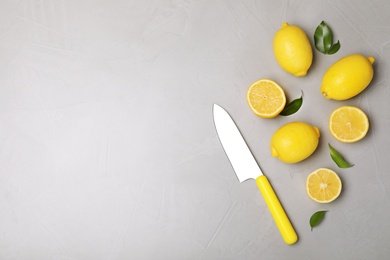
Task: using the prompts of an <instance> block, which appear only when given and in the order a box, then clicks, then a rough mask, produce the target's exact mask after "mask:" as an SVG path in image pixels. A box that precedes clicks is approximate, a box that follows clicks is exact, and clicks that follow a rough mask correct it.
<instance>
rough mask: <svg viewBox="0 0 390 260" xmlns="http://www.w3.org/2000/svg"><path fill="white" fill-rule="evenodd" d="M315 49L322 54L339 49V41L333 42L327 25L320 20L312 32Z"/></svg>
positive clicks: (331, 52) (332, 52)
mask: <svg viewBox="0 0 390 260" xmlns="http://www.w3.org/2000/svg"><path fill="white" fill-rule="evenodd" d="M314 43H315V46H316V49H317V50H318V51H319V52H322V53H323V54H335V53H336V52H337V51H338V50H339V49H340V41H338V42H337V43H336V44H333V33H332V30H331V29H330V28H329V26H328V25H327V24H326V23H325V22H324V21H322V22H321V23H320V24H319V25H318V26H317V28H316V30H315V32H314Z"/></svg>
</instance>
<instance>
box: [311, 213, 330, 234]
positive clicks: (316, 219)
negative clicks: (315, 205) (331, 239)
mask: <svg viewBox="0 0 390 260" xmlns="http://www.w3.org/2000/svg"><path fill="white" fill-rule="evenodd" d="M326 212H328V211H327V210H320V211H317V212H316V213H314V214H313V215H312V216H311V218H310V227H311V230H312V231H313V228H314V227H316V226H318V224H320V223H321V221H322V220H323V219H324V217H325V213H326Z"/></svg>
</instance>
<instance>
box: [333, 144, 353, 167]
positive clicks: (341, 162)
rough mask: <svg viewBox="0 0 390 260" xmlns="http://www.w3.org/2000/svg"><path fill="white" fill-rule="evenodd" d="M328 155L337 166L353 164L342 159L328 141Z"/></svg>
mask: <svg viewBox="0 0 390 260" xmlns="http://www.w3.org/2000/svg"><path fill="white" fill-rule="evenodd" d="M328 145H329V150H330V157H332V159H333V161H334V162H335V163H336V164H337V166H338V167H339V168H350V167H352V166H353V164H350V163H348V162H347V161H345V160H344V158H343V156H342V155H341V154H340V153H339V152H338V151H337V150H336V149H334V148H333V147H332V146H331V145H330V144H329V143H328Z"/></svg>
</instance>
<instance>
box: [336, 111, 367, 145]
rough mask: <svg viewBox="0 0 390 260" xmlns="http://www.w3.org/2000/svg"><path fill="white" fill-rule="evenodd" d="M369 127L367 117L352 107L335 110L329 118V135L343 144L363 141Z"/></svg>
mask: <svg viewBox="0 0 390 260" xmlns="http://www.w3.org/2000/svg"><path fill="white" fill-rule="evenodd" d="M369 126H370V124H369V122H368V117H367V115H366V114H365V113H364V112H363V111H362V110H361V109H360V108H357V107H354V106H341V107H339V108H336V109H335V110H334V111H333V112H332V114H331V115H330V118H329V131H330V133H331V134H332V136H333V137H334V138H336V139H337V140H339V141H340V142H344V143H353V142H357V141H359V140H361V139H363V137H365V136H366V134H367V132H368V129H369Z"/></svg>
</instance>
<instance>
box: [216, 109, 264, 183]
mask: <svg viewBox="0 0 390 260" xmlns="http://www.w3.org/2000/svg"><path fill="white" fill-rule="evenodd" d="M213 114H214V124H215V128H216V129H217V133H218V136H219V140H220V141H221V144H222V147H223V149H224V150H225V153H226V155H227V156H228V158H229V160H230V163H231V165H232V167H233V169H234V171H235V172H236V175H237V177H238V179H239V181H240V182H243V181H245V180H247V179H250V178H253V179H256V178H257V177H259V176H260V175H263V173H262V171H261V169H260V167H259V165H258V164H257V162H256V160H255V158H254V157H253V155H252V153H251V151H250V150H249V147H248V145H247V144H246V142H245V140H244V138H243V137H242V135H241V133H240V131H239V129H238V128H237V126H236V124H235V123H234V121H233V119H232V118H231V117H230V115H229V114H228V113H227V112H226V111H225V109H223V108H222V107H220V106H218V105H217V104H214V107H213Z"/></svg>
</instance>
